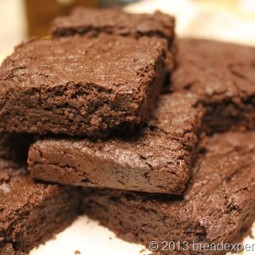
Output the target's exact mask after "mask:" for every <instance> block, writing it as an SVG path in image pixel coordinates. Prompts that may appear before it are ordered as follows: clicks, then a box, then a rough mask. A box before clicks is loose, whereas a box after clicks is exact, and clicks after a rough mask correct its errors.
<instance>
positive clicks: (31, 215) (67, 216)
mask: <svg viewBox="0 0 255 255" xmlns="http://www.w3.org/2000/svg"><path fill="white" fill-rule="evenodd" d="M79 197H80V194H79V192H78V191H77V190H76V189H75V188H74V189H72V188H70V187H61V186H57V185H49V184H43V183H36V182H35V181H33V180H32V178H31V177H30V176H28V173H27V171H26V169H25V168H22V167H20V166H17V165H15V164H14V163H13V162H10V161H6V160H2V159H1V160H0V198H1V199H0V253H1V255H2V254H8V255H10V254H13V255H14V254H15V255H16V254H22V253H23V252H24V254H27V252H28V251H29V250H30V249H32V248H33V247H35V246H37V245H39V244H41V243H43V242H45V241H47V240H48V239H49V238H51V237H53V236H54V234H56V233H57V232H59V231H60V230H62V229H64V228H65V227H66V226H68V225H69V224H70V223H71V222H72V221H73V220H74V219H75V217H76V216H77V211H78V210H77V208H78V203H79Z"/></svg>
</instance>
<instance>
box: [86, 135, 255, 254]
mask: <svg viewBox="0 0 255 255" xmlns="http://www.w3.org/2000/svg"><path fill="white" fill-rule="evenodd" d="M254 155H255V133H254V132H252V133H233V132H230V133H225V134H221V135H217V136H215V137H213V138H211V139H209V140H208V141H207V143H206V146H205V148H204V150H203V154H202V155H201V157H200V159H199V160H198V161H197V163H196V165H195V167H194V169H193V175H194V176H193V183H192V184H191V185H190V186H189V187H188V189H187V190H186V191H185V194H184V197H183V198H182V197H177V196H176V197H173V196H167V195H155V194H154V195H151V194H147V195H145V194H142V193H135V192H123V191H114V190H103V189H102V190H100V189H97V190H96V189H91V188H90V189H84V208H83V209H84V212H85V213H86V214H88V215H89V216H91V217H92V218H95V219H97V220H99V221H100V222H101V223H102V224H103V225H105V226H107V227H109V228H110V229H111V230H113V231H115V232H116V233H117V234H118V235H119V236H121V237H122V238H125V239H127V240H131V241H135V242H140V243H142V244H144V245H146V246H147V247H152V248H153V247H154V248H155V246H150V243H151V242H152V241H155V242H156V245H158V246H157V247H156V248H155V250H157V251H159V252H162V253H160V254H163V252H166V254H188V255H191V254H192V255H193V254H194V255H196V254H210V255H212V254H213V255H216V254H225V253H226V251H227V249H229V248H226V247H227V246H225V249H226V250H223V251H221V250H220V248H219V249H216V250H213V249H214V247H215V246H216V245H217V244H219V245H220V244H221V243H223V244H235V243H237V244H238V242H241V241H242V238H243V236H244V234H245V233H247V231H248V230H249V229H250V227H251V225H252V222H253V221H254V219H255V198H254V192H255V182H254V180H255V171H254V169H255V157H254ZM155 242H154V244H155ZM208 245H210V248H209V249H208ZM231 247H233V246H231ZM239 247H240V246H239ZM206 249H207V250H206ZM232 251H233V250H232Z"/></svg>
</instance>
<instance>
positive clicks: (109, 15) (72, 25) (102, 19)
mask: <svg viewBox="0 0 255 255" xmlns="http://www.w3.org/2000/svg"><path fill="white" fill-rule="evenodd" d="M174 29H175V19H174V17H172V16H169V15H168V14H164V13H162V12H160V11H156V12H155V13H153V14H131V13H127V12H124V11H121V10H117V9H107V8H106V9H91V8H84V7H78V8H76V9H74V10H73V12H72V13H71V14H70V15H69V16H62V17H57V18H56V19H55V20H54V21H53V23H52V26H51V34H52V36H53V37H63V36H73V35H75V34H79V35H82V36H88V37H96V36H98V35H100V34H102V33H103V34H110V35H120V36H125V37H134V38H140V37H143V36H146V37H156V38H161V39H165V40H166V41H167V44H168V50H169V51H168V52H167V54H168V55H169V56H168V58H167V59H166V66H167V68H168V71H169V72H170V73H171V72H172V71H173V69H174V67H175V64H176V63H175V54H176V40H175V32H174ZM167 85H168V83H167ZM164 88H165V89H166V88H168V86H165V87H164Z"/></svg>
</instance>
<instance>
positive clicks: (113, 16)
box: [51, 7, 175, 45]
mask: <svg viewBox="0 0 255 255" xmlns="http://www.w3.org/2000/svg"><path fill="white" fill-rule="evenodd" d="M174 28H175V19H174V17H172V16H169V15H167V14H164V13H162V12H160V11H157V12H155V13H154V14H131V13H126V12H123V11H120V10H115V9H101V10H100V9H90V8H83V7H78V8H76V9H75V10H74V11H73V12H72V13H71V14H70V15H69V16H63V17H57V18H56V19H55V20H54V21H53V23H52V26H51V32H52V35H53V36H56V37H59V36H68V35H74V34H81V35H84V34H89V35H91V36H95V35H98V34H100V33H108V34H116V35H122V36H133V37H136V38H139V37H141V36H151V37H152V36H153V37H159V38H164V39H166V40H167V41H168V44H169V45H171V44H172V42H173V41H174V37H175V32H174Z"/></svg>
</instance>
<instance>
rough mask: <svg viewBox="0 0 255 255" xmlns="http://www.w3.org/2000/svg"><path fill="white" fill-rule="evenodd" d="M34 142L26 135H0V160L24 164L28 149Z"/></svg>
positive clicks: (31, 137)
mask: <svg viewBox="0 0 255 255" xmlns="http://www.w3.org/2000/svg"><path fill="white" fill-rule="evenodd" d="M34 140H35V139H34V137H33V136H31V135H28V134H7V133H5V134H0V158H2V159H8V160H13V161H15V162H17V163H25V162H26V161H27V153H28V148H29V146H30V144H32V143H33V142H34Z"/></svg>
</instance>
